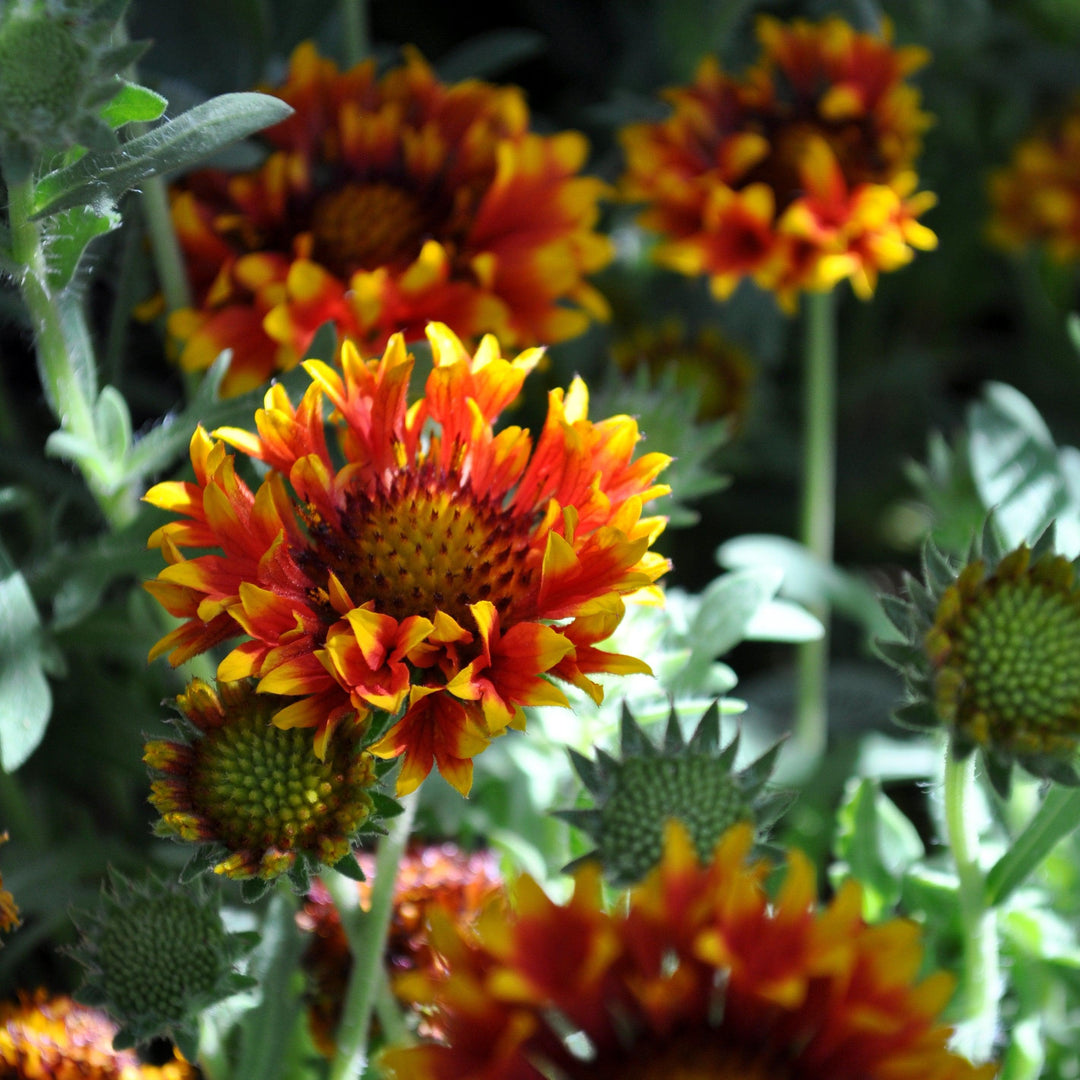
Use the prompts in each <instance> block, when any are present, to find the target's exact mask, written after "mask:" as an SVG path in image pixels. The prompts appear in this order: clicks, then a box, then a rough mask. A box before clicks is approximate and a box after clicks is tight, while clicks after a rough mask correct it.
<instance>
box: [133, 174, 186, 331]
mask: <svg viewBox="0 0 1080 1080" xmlns="http://www.w3.org/2000/svg"><path fill="white" fill-rule="evenodd" d="M142 209H143V213H144V214H145V215H146V230H147V232H148V233H149V234H150V249H151V251H152V253H153V258H154V267H155V269H156V270H157V275H158V281H159V282H160V283H161V291H162V292H163V293H164V294H165V308H166V310H168V311H170V312H172V311H176V310H177V309H178V308H186V307H191V304H192V297H191V287H190V286H189V285H188V278H187V270H186V268H185V267H184V257H183V255H182V254H181V252H180V242H179V240H177V238H176V230H175V229H174V228H173V223H172V215H171V214H170V213H169V196H168V193H167V190H166V187H165V181H164V180H163V179H162V178H161V177H160V176H152V177H150V178H149V179H148V180H144V181H143V182H142Z"/></svg>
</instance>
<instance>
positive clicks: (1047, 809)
mask: <svg viewBox="0 0 1080 1080" xmlns="http://www.w3.org/2000/svg"><path fill="white" fill-rule="evenodd" d="M1077 825H1080V788H1067V787H1056V786H1055V787H1051V788H1050V790H1049V791H1048V792H1047V793H1046V798H1045V799H1044V800H1043V803H1042V806H1040V807H1039V809H1038V811H1037V812H1036V814H1035V816H1034V817H1033V818H1032V819H1031V821H1030V822H1029V823H1028V825H1027V828H1025V829H1024V831H1023V832H1022V833H1021V834H1020V835H1019V836H1018V837H1017V838H1016V840H1015V841H1014V842H1013V844H1012V846H1011V847H1010V848H1009V850H1008V851H1007V852H1005V854H1004V855H1002V857H1001V858H1000V859H999V860H998V861H997V862H996V863H995V864H994V865H993V866H992V867H991V868H990V872H989V873H988V874H987V875H986V903H987V905H988V906H989V907H996V906H998V905H999V904H1002V903H1004V902H1005V900H1007V899H1008V897H1009V896H1010V895H1011V894H1012V892H1013V890H1014V889H1016V888H1017V887H1018V886H1020V885H1022V884H1023V883H1024V882H1025V881H1026V880H1027V877H1028V875H1029V874H1030V873H1031V872H1032V871H1033V870H1034V869H1035V868H1036V867H1037V866H1038V865H1039V864H1040V863H1041V862H1042V861H1043V859H1045V858H1046V856H1047V855H1049V854H1050V852H1051V851H1052V850H1053V848H1054V847H1055V846H1056V844H1057V843H1058V841H1059V840H1061V839H1063V838H1064V837H1066V836H1068V835H1069V833H1071V832H1072V831H1073V829H1075V828H1076V827H1077Z"/></svg>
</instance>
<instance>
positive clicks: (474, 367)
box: [146, 325, 668, 793]
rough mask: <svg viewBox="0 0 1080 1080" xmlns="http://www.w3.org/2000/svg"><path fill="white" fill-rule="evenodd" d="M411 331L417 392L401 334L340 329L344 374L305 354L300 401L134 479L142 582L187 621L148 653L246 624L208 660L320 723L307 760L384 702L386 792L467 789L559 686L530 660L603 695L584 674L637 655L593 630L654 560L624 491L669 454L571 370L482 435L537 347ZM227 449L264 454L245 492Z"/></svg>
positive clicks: (650, 531) (639, 484)
mask: <svg viewBox="0 0 1080 1080" xmlns="http://www.w3.org/2000/svg"><path fill="white" fill-rule="evenodd" d="M428 337H429V339H430V342H431V346H432V354H433V368H432V371H431V374H430V375H429V377H428V379H427V384H426V390H425V394H424V396H423V397H422V398H421V399H420V400H418V401H417V402H415V403H414V404H413V405H411V406H409V405H408V404H407V395H408V387H409V379H410V376H411V374H412V368H413V361H412V357H411V356H410V355H409V354H408V353H407V351H406V349H405V345H404V341H403V338H402V337H401V336H400V335H397V336H395V337H394V338H393V339H392V340H391V342H390V344H389V345H388V346H387V348H386V351H385V352H384V354H383V356H382V358H381V359H380V360H370V361H366V362H365V361H364V360H362V359H361V358H360V356H359V354H358V353H357V352H356V350H355V349H354V348H353V347H352V345H351V344H350V343H346V344H345V346H344V347H343V349H342V352H341V367H342V370H341V371H336V370H334V369H333V368H331V367H329V366H328V365H326V364H323V363H321V362H318V361H308V362H306V364H305V368H306V370H307V372H308V374H309V375H310V376H311V380H312V382H311V385H310V386H309V388H308V390H307V391H306V393H305V394H304V397H303V399H302V400H301V402H300V404H299V405H297V406H295V407H294V406H293V404H292V403H291V402H290V400H289V398H288V395H287V394H286V393H285V391H284V389H283V388H282V387H280V386H274V387H271V389H270V390H269V391H268V393H267V395H266V399H265V407H264V408H263V409H261V410H259V411H258V412H257V413H256V418H255V419H256V424H257V427H258V434H251V433H250V432H247V431H243V430H240V429H237V428H226V429H222V430H219V431H218V432H216V433H215V434H214V435H207V434H206V433H205V432H204V431H202V430H201V429H199V430H197V431H196V432H195V435H194V436H193V438H192V441H191V460H192V464H193V466H194V470H195V480H194V482H190V481H189V482H180V481H176V482H168V483H163V484H158V485H157V486H155V487H154V488H152V489H151V491H150V492H149V493H148V494H147V496H146V499H147V501H148V502H150V503H152V504H153V505H155V506H159V507H162V508H163V509H166V510H170V511H173V512H174V513H176V514H178V515H179V516H180V520H177V521H173V522H170V523H169V524H166V525H164V526H162V527H161V528H160V529H158V530H157V531H156V532H155V533H154V534H153V535H152V536H151V538H150V545H151V546H155V547H160V548H161V550H162V553H163V554H164V556H165V558H166V561H167V562H168V564H169V565H168V566H167V567H166V568H165V569H164V570H162V571H161V573H160V574H159V575H158V577H157V579H156V580H155V581H153V582H149V583H148V584H147V588H148V589H149V590H150V592H151V593H152V594H153V595H154V596H156V597H157V598H158V600H159V601H160V602H161V603H162V604H163V605H164V607H165V608H166V609H167V610H168V611H169V612H170V613H172V614H173V615H175V616H177V617H179V618H180V619H182V620H183V622H182V624H181V625H180V626H179V627H178V628H177V629H175V630H174V631H172V632H171V633H169V634H167V635H166V636H165V637H164V638H162V639H161V641H159V642H158V643H157V645H155V646H154V648H153V650H152V652H151V658H153V657H156V656H159V655H161V654H164V653H168V654H169V658H170V660H171V661H172V662H173V663H174V664H179V663H182V662H183V661H185V660H187V659H189V658H190V657H192V656H194V655H196V654H197V653H200V652H202V651H204V650H205V649H208V648H210V647H212V646H214V645H217V644H219V643H221V642H223V641H226V640H227V639H230V638H233V637H236V636H237V635H240V634H246V635H247V639H246V640H245V641H243V642H242V643H241V644H239V645H238V646H237V647H236V648H234V649H233V650H232V652H230V653H229V654H228V655H227V656H226V657H225V659H224V660H223V661H222V663H221V665H220V667H219V668H218V678H219V679H222V680H226V681H232V680H237V679H242V678H248V677H255V678H257V679H258V680H259V683H258V689H259V691H260V692H262V693H268V694H278V695H285V696H287V697H290V698H294V699H295V700H294V701H292V702H291V703H290V704H288V705H287V706H286V707H284V708H282V709H280V710H279V711H278V712H277V713H276V714H275V717H274V722H275V723H276V724H278V725H279V726H281V727H284V728H290V727H312V728H315V729H316V736H315V739H316V749H317V751H318V752H319V753H320V754H321V753H323V752H324V750H325V747H326V745H327V740H328V739H329V737H330V734H331V733H332V731H333V730H334V728H335V727H336V726H337V724H338V723H339V722H341V721H342V720H343V719H344V718H346V717H351V716H355V717H357V718H358V719H359V720H360V721H364V720H365V719H366V718H367V717H369V716H370V714H371V713H372V712H373V711H375V710H379V711H382V712H384V713H388V714H391V715H393V716H395V717H398V718H397V719H396V722H394V723H393V725H392V726H391V727H390V729H389V730H388V731H386V733H385V734H384V735H382V737H381V738H379V739H378V741H377V742H375V743H374V745H372V746H371V747H370V749H371V750H372V752H373V753H375V754H376V755H378V756H381V757H387V758H389V757H396V756H398V755H404V762H403V765H402V770H401V773H400V775H399V780H398V791H399V792H402V793H404V792H407V791H411V790H412V789H414V788H415V787H416V786H417V785H418V784H419V783H420V782H421V781H422V780H423V779H424V777H425V776H427V774H428V773H429V772H430V770H431V768H432V766H433V765H434V764H438V767H439V770H440V771H441V772H442V774H443V775H444V776H445V777H446V779H447V780H448V781H449V782H450V783H451V784H453V785H454V786H455V787H457V788H458V789H459V790H460V791H462V792H467V791H468V789H469V786H470V783H471V778H472V758H473V757H474V756H475V755H476V754H478V753H479V752H480V751H481V750H482V749H483V748H484V747H485V746H486V745H487V744H488V742H489V741H490V740H491V738H492V737H493V736H495V735H498V734H500V733H501V732H503V731H505V730H506V729H507V728H508V727H516V728H520V727H523V726H524V715H523V712H522V706H525V705H565V704H566V698H565V696H564V695H563V693H562V691H561V690H559V689H558V687H556V686H555V685H554V684H553V683H551V682H550V681H548V679H547V678H545V676H547V675H556V676H558V677H560V678H563V679H566V680H567V681H569V682H572V683H574V684H576V685H578V686H581V687H582V688H584V689H586V690H587V691H588V692H590V693H591V694H592V695H593V696H594V697H596V698H599V697H602V693H603V692H602V690H601V689H600V687H599V686H598V685H597V684H596V683H595V682H594V681H593V680H592V679H590V678H589V675H590V674H595V673H599V672H619V673H621V672H626V671H647V670H648V667H647V665H646V664H644V663H643V662H642V661H640V660H638V659H635V658H633V657H627V656H622V655H619V654H612V653H607V652H604V651H603V650H602V649H600V648H598V647H597V646H598V644H599V643H600V642H601V641H602V640H603V638H604V637H606V636H607V635H608V634H610V633H611V632H612V631H613V630H614V628H615V626H616V625H617V624H618V622H619V620H620V619H621V617H622V613H623V597H624V596H626V595H628V594H631V593H635V592H638V591H639V590H643V589H651V588H652V587H653V583H654V582H655V581H656V579H657V578H658V577H659V576H660V575H661V574H662V573H663V572H664V570H665V569H666V568H667V561H666V560H665V559H664V558H662V557H661V556H660V555H658V554H656V553H654V552H652V551H650V548H651V546H652V543H653V541H654V540H655V539H656V537H657V536H658V535H659V534H660V532H661V531H662V529H663V526H664V520H663V519H662V518H647V517H642V504H643V503H645V502H646V501H647V500H649V499H651V498H653V497H654V496H657V495H660V494H663V493H664V492H666V490H667V489H666V487H665V486H664V485H660V484H656V483H655V479H656V476H657V475H658V473H659V472H660V470H661V469H663V468H664V466H665V465H666V464H667V461H668V459H667V457H666V456H665V455H663V454H659V453H651V454H646V455H644V456H642V457H640V458H638V459H637V460H633V454H634V450H635V447H636V444H637V442H638V439H639V435H638V430H637V425H636V424H635V423H634V421H633V420H632V419H631V418H629V417H626V416H617V417H613V418H611V419H608V420H604V421H600V422H596V423H594V422H592V421H590V420H589V419H588V416H587V413H588V390H587V389H586V387H585V384H584V383H583V382H582V381H581V380H580V379H577V380H575V381H574V383H573V384H572V385H571V386H570V388H569V389H568V390H567V391H566V392H565V393H564V392H563V391H562V390H553V391H551V393H550V395H549V398H548V414H547V419H546V421H545V423H544V426H543V429H542V431H541V432H540V434H539V436H538V438H536V439H535V441H534V439H533V438H532V436H531V435H530V433H529V432H528V430H523V429H522V428H519V427H507V428H504V429H503V430H501V431H499V432H498V433H497V434H496V432H495V431H494V429H493V421H494V420H495V418H496V417H497V416H498V415H499V413H500V412H501V411H502V409H504V408H505V407H506V406H507V405H508V404H509V403H510V402H511V401H512V400H513V399H514V398H515V397H516V396H517V394H518V392H519V390H520V389H521V386H522V383H523V381H524V379H525V376H526V375H527V374H528V372H529V371H530V369H531V368H532V367H533V366H534V365H535V364H536V363H537V361H538V359H539V357H540V350H538V349H532V350H529V351H527V352H525V353H522V354H521V355H520V356H518V357H517V358H516V359H514V360H505V359H503V358H502V357H501V355H500V352H499V346H498V343H497V342H496V341H495V339H494V338H493V337H491V336H488V337H486V338H485V339H484V340H483V341H482V342H481V344H480V346H479V348H478V349H477V350H476V353H475V355H470V354H469V353H468V352H467V351H466V350H465V348H464V346H463V345H462V343H461V342H460V341H459V340H458V338H457V337H456V336H455V335H454V334H453V333H451V331H450V330H449V329H448V328H447V327H445V326H443V325H433V326H430V327H429V328H428ZM326 403H329V405H330V406H331V407H332V412H331V414H330V417H329V418H328V419H325V420H324V418H323V406H324V404H326ZM230 446H231V447H234V448H235V449H237V450H239V451H241V452H242V453H244V454H245V455H247V456H248V457H250V458H253V459H256V460H257V461H260V462H262V463H263V464H264V465H265V466H267V467H268V471H267V472H266V476H265V478H264V479H263V481H262V483H261V484H260V485H259V487H258V488H257V489H256V490H255V491H252V490H251V488H249V487H248V485H247V484H246V483H245V481H244V480H243V479H242V478H241V476H240V475H239V473H238V470H237V465H236V459H235V455H234V454H231V453H229V452H228V448H229V447H230ZM186 548H195V549H203V551H204V553H202V554H198V555H196V556H195V557H193V558H188V557H186V556H185V554H184V549H186ZM205 549H210V551H209V553H206V550H205ZM399 713H400V714H401V715H400V716H398V714H399Z"/></svg>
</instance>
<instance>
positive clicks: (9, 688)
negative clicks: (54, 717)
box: [0, 573, 52, 772]
mask: <svg viewBox="0 0 1080 1080" xmlns="http://www.w3.org/2000/svg"><path fill="white" fill-rule="evenodd" d="M51 713H52V692H51V690H50V689H49V684H48V682H47V680H46V678H45V671H44V666H43V657H42V651H41V620H40V619H39V618H38V613H37V608H36V607H34V600H33V598H32V597H31V595H30V589H29V588H28V587H27V584H26V581H25V579H24V578H23V576H22V574H20V573H15V574H11V575H10V576H8V577H6V578H4V580H3V581H0V767H2V768H3V770H4V772H14V771H15V770H16V769H17V768H18V767H19V766H20V765H22V763H23V762H24V761H26V759H27V758H28V757H29V756H30V755H31V754H32V753H33V752H34V750H35V749H36V748H37V745H38V743H40V742H41V739H42V736H43V735H44V734H45V728H46V727H47V726H48V723H49V716H50V714H51Z"/></svg>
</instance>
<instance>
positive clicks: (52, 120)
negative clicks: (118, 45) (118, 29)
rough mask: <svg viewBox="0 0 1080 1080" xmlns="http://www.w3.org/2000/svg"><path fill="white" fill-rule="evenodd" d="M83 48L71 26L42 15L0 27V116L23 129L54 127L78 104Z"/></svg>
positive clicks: (13, 20)
mask: <svg viewBox="0 0 1080 1080" xmlns="http://www.w3.org/2000/svg"><path fill="white" fill-rule="evenodd" d="M85 58H86V50H85V49H84V48H83V47H82V45H80V44H79V42H78V40H77V39H76V37H75V35H74V34H73V33H72V31H71V28H70V26H68V25H66V24H65V23H63V22H60V21H59V20H55V19H52V18H50V17H49V16H48V15H46V14H45V13H44V12H35V13H32V14H30V15H28V16H18V15H16V16H15V17H13V18H11V19H9V20H8V21H7V22H6V23H5V24H4V25H3V26H0V113H2V115H3V118H4V119H3V123H4V126H5V127H7V128H9V129H11V130H14V131H21V130H26V129H31V130H33V129H38V128H41V127H57V126H59V125H62V124H63V123H64V121H65V120H66V119H67V118H68V117H69V116H70V115H71V111H72V110H73V109H75V108H76V107H77V106H78V103H79V98H80V94H81V87H80V80H81V78H82V74H83V62H84V60H85Z"/></svg>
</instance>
